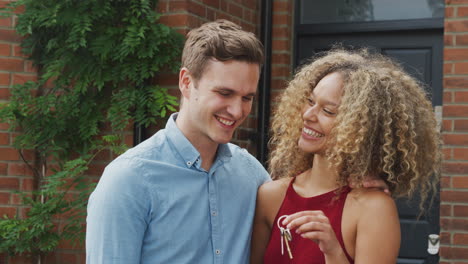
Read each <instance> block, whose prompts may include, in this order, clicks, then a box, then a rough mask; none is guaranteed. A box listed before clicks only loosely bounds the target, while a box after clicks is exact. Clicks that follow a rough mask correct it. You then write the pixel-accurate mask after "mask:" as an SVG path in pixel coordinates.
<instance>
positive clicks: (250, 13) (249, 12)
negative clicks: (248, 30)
mask: <svg viewBox="0 0 468 264" xmlns="http://www.w3.org/2000/svg"><path fill="white" fill-rule="evenodd" d="M253 14H254V12H253V11H252V10H249V9H246V8H244V12H243V13H242V19H244V20H247V21H249V22H251V23H254V22H255V20H254V15H253Z"/></svg>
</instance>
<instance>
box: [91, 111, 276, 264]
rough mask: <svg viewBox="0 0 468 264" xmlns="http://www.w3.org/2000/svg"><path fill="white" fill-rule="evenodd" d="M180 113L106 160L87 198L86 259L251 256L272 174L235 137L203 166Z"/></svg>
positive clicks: (125, 261) (229, 259) (230, 259)
mask: <svg viewBox="0 0 468 264" xmlns="http://www.w3.org/2000/svg"><path fill="white" fill-rule="evenodd" d="M176 117H177V115H176V114H174V115H172V116H171V117H170V118H169V121H168V123H167V125H166V128H165V129H163V130H160V131H158V132H157V133H156V134H155V135H154V136H152V137H151V138H149V139H148V140H146V141H144V142H142V143H141V144H139V145H138V146H136V147H134V148H132V149H130V150H128V151H127V152H125V153H124V154H122V155H121V156H119V157H118V158H117V159H115V160H114V161H113V162H111V163H110V164H109V165H108V166H107V167H106V169H105V171H104V173H103V175H102V177H101V179H100V181H99V183H98V185H97V187H96V190H95V191H94V192H93V193H92V195H91V197H90V199H89V204H88V216H87V228H86V262H87V263H93V264H94V263H99V264H101V263H113V264H119V263H122V264H131V263H151V264H154V263H176V264H179V263H180V264H183V263H203V264H205V263H206V264H209V263H233V264H239V263H248V259H249V249H250V237H251V231H252V221H253V217H254V211H255V200H256V194H257V188H258V187H259V186H260V185H261V184H262V183H263V182H265V181H267V180H269V176H268V173H267V172H266V171H265V169H264V168H263V167H262V165H261V164H260V163H259V162H258V161H257V160H256V159H255V158H254V157H252V156H251V155H250V154H249V153H248V152H247V151H246V150H244V149H241V148H239V147H238V146H235V145H233V144H224V145H219V147H218V152H217V156H216V160H215V162H214V163H213V165H212V167H211V168H210V170H209V171H205V170H204V169H203V168H201V158H200V154H199V153H198V151H197V150H196V149H195V148H194V147H193V146H192V144H190V142H189V141H188V140H187V138H186V137H185V136H184V135H183V134H182V132H181V131H180V130H179V129H178V127H177V125H176V123H175V121H174V120H175V118H176Z"/></svg>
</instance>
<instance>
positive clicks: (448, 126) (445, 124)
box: [442, 120, 453, 132]
mask: <svg viewBox="0 0 468 264" xmlns="http://www.w3.org/2000/svg"><path fill="white" fill-rule="evenodd" d="M442 131H444V132H451V131H453V120H442Z"/></svg>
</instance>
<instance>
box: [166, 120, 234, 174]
mask: <svg viewBox="0 0 468 264" xmlns="http://www.w3.org/2000/svg"><path fill="white" fill-rule="evenodd" d="M177 115H178V113H174V114H172V115H171V116H170V117H169V119H168V121H167V123H166V131H167V132H166V136H167V138H168V139H169V141H170V142H171V143H172V145H173V146H174V147H175V148H176V150H177V152H179V154H180V156H182V158H183V159H184V163H185V165H186V166H187V167H188V168H190V167H192V166H194V165H196V167H197V168H200V166H201V157H200V153H199V152H198V150H197V149H196V148H195V147H194V146H193V145H192V143H190V141H189V140H188V139H187V138H186V137H185V135H184V134H183V133H182V131H180V129H179V128H178V127H177V124H176V122H175V120H176V119H177ZM230 157H232V153H231V150H230V149H229V146H228V144H220V145H219V146H218V151H217V153H216V159H215V163H216V162H217V160H218V159H219V160H222V161H224V162H226V161H228V160H229V158H230Z"/></svg>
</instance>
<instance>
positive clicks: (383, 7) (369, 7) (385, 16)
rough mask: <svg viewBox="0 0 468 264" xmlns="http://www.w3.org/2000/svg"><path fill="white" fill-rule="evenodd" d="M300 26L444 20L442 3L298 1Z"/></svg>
mask: <svg viewBox="0 0 468 264" xmlns="http://www.w3.org/2000/svg"><path fill="white" fill-rule="evenodd" d="M299 5H300V6H299V10H300V11H299V12H300V18H301V24H316V23H342V22H364V21H384V20H402V19H422V18H443V17H444V11H445V7H444V0H326V1H311V0H301V1H300V3H299Z"/></svg>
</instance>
